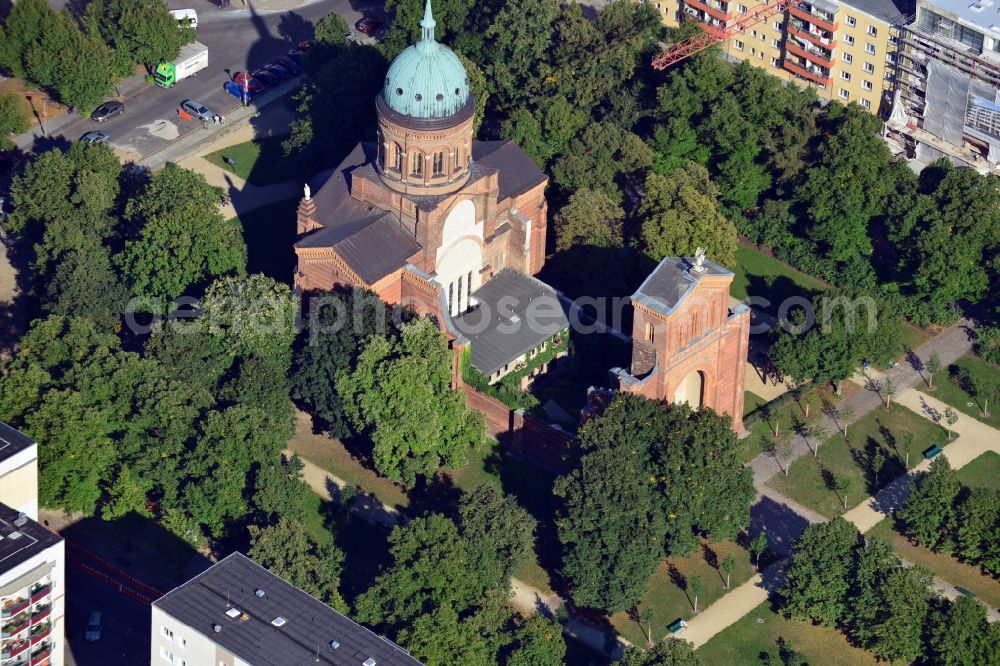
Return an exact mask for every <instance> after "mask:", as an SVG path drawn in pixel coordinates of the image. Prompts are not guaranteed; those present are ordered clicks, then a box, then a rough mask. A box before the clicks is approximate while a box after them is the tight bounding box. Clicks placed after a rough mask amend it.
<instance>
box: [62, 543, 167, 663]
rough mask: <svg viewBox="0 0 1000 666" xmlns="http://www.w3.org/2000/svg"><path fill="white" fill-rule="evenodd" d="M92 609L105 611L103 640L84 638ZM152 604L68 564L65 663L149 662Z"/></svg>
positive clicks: (102, 631) (103, 614)
mask: <svg viewBox="0 0 1000 666" xmlns="http://www.w3.org/2000/svg"><path fill="white" fill-rule="evenodd" d="M92 611H100V612H101V614H102V620H101V624H102V630H101V639H100V640H99V641H95V642H93V643H91V642H88V641H86V640H84V637H83V634H84V631H85V630H86V628H87V620H88V619H89V618H90V613H91V612H92ZM149 619H150V610H149V606H146V605H144V604H141V603H139V602H138V601H135V600H133V599H131V598H129V597H126V596H125V595H123V594H120V593H119V592H118V591H117V590H115V589H114V588H112V587H111V586H110V585H107V584H106V583H103V582H101V581H99V580H97V579H96V578H92V577H91V576H89V575H88V574H85V573H84V572H83V571H81V570H80V569H78V568H76V567H75V566H73V565H71V564H69V563H67V564H66V620H65V629H66V638H67V641H66V666H110V665H111V664H116V665H117V664H121V665H122V666H132V665H136V666H137V665H138V664H148V663H149V632H150V627H149Z"/></svg>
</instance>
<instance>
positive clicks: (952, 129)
mask: <svg viewBox="0 0 1000 666" xmlns="http://www.w3.org/2000/svg"><path fill="white" fill-rule="evenodd" d="M897 80H898V92H897V94H896V98H895V105H894V108H893V111H892V114H891V115H890V116H889V119H888V121H887V123H886V129H887V135H886V138H887V140H888V141H889V143H890V146H895V147H896V148H898V149H899V150H900V151H901V152H903V153H904V154H905V155H906V157H908V158H913V159H915V160H917V161H918V162H920V163H922V164H927V163H930V162H932V161H933V160H935V159H937V158H940V157H948V158H950V159H951V160H952V162H954V163H956V164H959V165H964V166H970V167H973V168H975V169H977V170H978V171H980V172H982V173H987V172H994V173H996V172H998V171H1000V6H997V5H996V4H995V2H994V0H972V1H970V0H965V1H963V2H959V1H957V0H918V2H917V13H916V17H915V19H914V20H913V21H912V22H910V23H909V24H907V25H906V26H904V27H903V29H902V36H901V49H900V52H899V66H898V70H897Z"/></svg>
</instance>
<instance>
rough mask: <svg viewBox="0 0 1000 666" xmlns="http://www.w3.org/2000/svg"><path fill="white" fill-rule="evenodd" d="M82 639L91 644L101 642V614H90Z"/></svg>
mask: <svg viewBox="0 0 1000 666" xmlns="http://www.w3.org/2000/svg"><path fill="white" fill-rule="evenodd" d="M83 637H84V638H86V639H87V640H88V641H90V642H91V643H93V642H94V641H99V640H101V613H100V612H99V611H94V612H93V613H91V614H90V620H88V621H87V631H86V632H85V633H84V634H83Z"/></svg>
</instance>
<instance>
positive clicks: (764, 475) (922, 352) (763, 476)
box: [750, 319, 972, 488]
mask: <svg viewBox="0 0 1000 666" xmlns="http://www.w3.org/2000/svg"><path fill="white" fill-rule="evenodd" d="M971 326H972V322H970V321H969V320H967V319H962V320H960V321H959V322H958V323H956V324H955V325H954V326H952V327H951V328H948V329H947V330H945V331H943V332H941V333H940V334H938V335H937V336H935V337H933V338H931V339H930V340H928V341H927V342H925V343H924V344H922V345H921V346H920V347H918V348H917V349H916V350H915V352H916V354H917V356H919V357H920V358H921V359H922V360H924V361H926V360H927V359H928V358H929V357H930V355H931V353H932V352H937V354H938V356H939V357H940V358H941V365H942V367H948V365H949V364H951V363H954V362H955V361H956V360H957V359H958V358H959V357H960V356H963V355H964V354H967V353H968V352H969V351H970V350H971V349H972V340H971V339H970V337H971V336H970V334H969V331H970V330H971ZM886 375H888V376H890V377H892V380H893V382H895V384H896V387H897V388H896V394H897V395H900V394H902V393H903V392H904V391H905V390H906V389H908V388H913V387H914V386H919V385H920V384H922V383H923V381H924V379H923V375H921V374H920V372H918V371H917V370H915V369H914V368H913V366H911V365H910V364H909V363H901V364H899V365H897V366H896V367H895V368H893V369H892V370H889V371H888V372H887V373H886ZM881 404H882V398H881V397H880V396H879V395H877V394H876V393H873V392H871V391H867V390H862V391H858V392H857V393H855V394H854V395H852V396H851V397H849V398H847V399H845V400H844V401H842V403H841V405H842V406H843V405H850V406H851V407H852V408H853V409H854V414H855V418H854V420H852V421H851V423H853V422H854V421H856V420H858V419H860V418H861V417H863V416H864V415H865V414H867V413H868V412H870V411H872V410H873V409H875V408H876V407H879V406H880V405H881ZM842 423H843V422H840V423H838V422H836V421H834V420H833V419H831V418H829V417H823V418H822V419H820V420H819V421H818V422H817V425H819V426H820V427H821V428H822V429H824V430H825V431H826V432H828V433H835V432H838V431H839V430H840V425H841V424H842ZM848 425H850V423H848ZM786 439H787V440H788V441H789V442H790V443H791V446H790V447H789V448H790V451H789V455H788V458H787V459H786V460H783V461H782V465H790V464H791V463H792V462H794V461H795V460H798V459H799V458H801V457H802V456H805V455H812V450H811V449H810V448H809V447H810V444H811V442H809V441H807V440H806V439H805V438H803V437H801V436H799V435H796V434H792V435H789V436H788V437H787V438H786ZM750 469H752V470H753V478H754V483H755V484H756V485H757V487H758V488H760V487H761V486H762V485H764V484H765V483H766V482H767V481H768V480H769V479H770V478H771V477H773V476H774V475H775V474H778V473H779V470H778V466H777V465H776V464H775V461H774V458H773V457H771V456H770V455H768V454H761V455H759V456H757V457H756V458H754V459H753V460H751V461H750Z"/></svg>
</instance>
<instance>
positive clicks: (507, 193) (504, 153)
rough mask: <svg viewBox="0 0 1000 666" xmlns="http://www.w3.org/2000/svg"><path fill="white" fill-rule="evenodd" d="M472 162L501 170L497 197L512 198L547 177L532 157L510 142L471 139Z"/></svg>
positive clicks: (502, 198) (501, 198)
mask: <svg viewBox="0 0 1000 666" xmlns="http://www.w3.org/2000/svg"><path fill="white" fill-rule="evenodd" d="M472 162H473V164H475V163H476V162H478V163H479V164H480V165H482V166H485V167H491V168H493V169H496V170H498V171H499V172H500V183H499V185H500V194H499V199H500V200H501V201H503V200H504V199H506V198H507V197H514V196H517V195H518V194H522V193H523V192H526V191H528V190H529V189H531V188H532V187H534V186H535V185H538V184H539V183H541V182H543V181H544V180H545V179H546V176H545V174H544V173H542V170H541V169H539V168H538V165H537V164H535V162H534V160H532V159H531V158H530V157H528V155H527V153H525V152H524V151H523V150H521V147H520V146H518V145H517V144H516V143H514V142H513V141H510V140H507V141H473V142H472Z"/></svg>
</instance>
